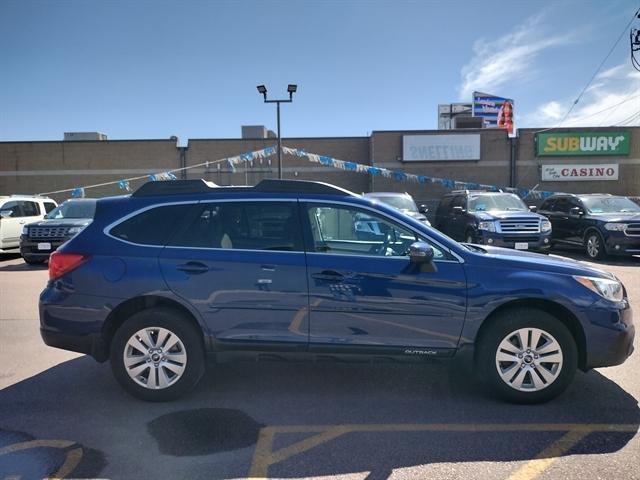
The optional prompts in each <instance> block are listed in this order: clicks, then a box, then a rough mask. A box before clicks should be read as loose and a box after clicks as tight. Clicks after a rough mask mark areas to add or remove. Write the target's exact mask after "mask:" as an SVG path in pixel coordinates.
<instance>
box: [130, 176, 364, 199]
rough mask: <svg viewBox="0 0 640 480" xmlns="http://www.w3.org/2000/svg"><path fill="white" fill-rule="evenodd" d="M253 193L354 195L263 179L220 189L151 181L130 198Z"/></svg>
mask: <svg viewBox="0 0 640 480" xmlns="http://www.w3.org/2000/svg"><path fill="white" fill-rule="evenodd" d="M248 190H251V191H254V192H263V193H319V194H325V195H326V194H329V195H343V196H352V195H355V194H354V193H353V192H350V191H349V190H345V189H344V188H340V187H336V186H335V185H330V184H328V183H322V182H312V181H306V180H275V179H265V180H262V181H261V182H260V183H258V184H257V185H256V186H255V187H221V186H218V185H216V184H215V183H212V182H207V181H206V180H204V179H198V180H171V181H151V182H147V183H145V184H144V185H142V186H140V188H138V189H137V190H136V191H135V192H133V193H132V194H131V196H132V197H152V196H156V195H189V194H197V193H226V192H243V191H248Z"/></svg>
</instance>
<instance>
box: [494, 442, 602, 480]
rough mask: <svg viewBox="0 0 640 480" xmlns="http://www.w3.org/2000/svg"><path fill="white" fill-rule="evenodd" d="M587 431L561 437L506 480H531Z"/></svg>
mask: <svg viewBox="0 0 640 480" xmlns="http://www.w3.org/2000/svg"><path fill="white" fill-rule="evenodd" d="M589 433H591V432H589V431H586V430H585V431H581V430H573V431H570V432H568V433H566V434H565V435H563V436H562V437H561V438H560V439H559V440H557V441H555V442H553V443H552V444H551V445H549V446H548V447H547V448H545V449H544V450H542V451H541V452H540V453H539V454H538V455H536V458H535V459H533V460H530V461H528V462H527V463H526V464H525V465H524V466H522V467H520V468H519V469H518V470H516V471H515V472H513V473H512V474H511V475H509V478H508V479H507V480H533V479H534V478H537V477H538V475H540V474H541V473H542V472H544V471H545V470H546V469H548V468H549V467H550V466H551V465H553V464H554V463H555V462H556V461H557V460H558V459H559V458H560V457H561V456H562V455H564V454H565V453H567V452H568V451H569V450H570V449H571V447H573V446H574V445H576V444H577V443H578V442H579V441H580V440H582V439H583V438H584V437H586V436H587V435H589Z"/></svg>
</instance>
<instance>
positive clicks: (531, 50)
mask: <svg viewBox="0 0 640 480" xmlns="http://www.w3.org/2000/svg"><path fill="white" fill-rule="evenodd" d="M540 19H541V17H540V16H535V17H531V18H529V19H528V20H527V21H526V22H525V23H524V24H522V25H520V26H519V27H517V28H516V29H515V30H513V31H512V32H510V33H508V34H506V35H504V36H502V37H500V38H498V39H497V40H493V41H487V40H485V39H479V40H477V41H476V42H475V44H474V45H473V57H474V59H473V60H472V61H471V62H470V63H468V64H467V65H465V66H464V67H462V71H461V75H462V84H461V85H460V88H459V96H460V99H461V100H467V101H470V100H471V95H472V93H473V92H474V91H481V92H491V93H495V91H496V90H499V88H500V87H501V86H502V85H504V84H508V83H510V82H512V81H513V80H514V79H518V81H522V80H524V79H526V78H529V77H531V76H533V75H535V73H536V72H535V69H534V68H533V67H534V61H535V59H536V57H537V56H538V54H539V53H540V52H542V51H543V50H545V49H548V48H552V47H555V46H559V45H564V44H566V43H569V42H570V41H571V35H563V36H547V35H545V34H543V33H542V32H541V27H540Z"/></svg>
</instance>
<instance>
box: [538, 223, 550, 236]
mask: <svg viewBox="0 0 640 480" xmlns="http://www.w3.org/2000/svg"><path fill="white" fill-rule="evenodd" d="M540 231H541V232H542V233H546V232H550V231H551V222H550V221H549V220H542V222H541V223H540Z"/></svg>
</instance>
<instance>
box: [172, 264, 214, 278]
mask: <svg viewBox="0 0 640 480" xmlns="http://www.w3.org/2000/svg"><path fill="white" fill-rule="evenodd" d="M176 268H177V269H178V270H180V271H181V272H185V273H189V274H191V275H199V274H201V273H206V272H208V271H209V267H207V266H206V265H205V264H204V263H200V262H187V263H183V264H182V265H178V266H177V267H176Z"/></svg>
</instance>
